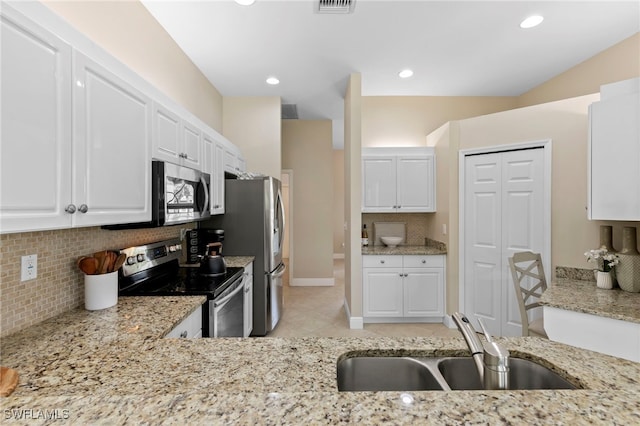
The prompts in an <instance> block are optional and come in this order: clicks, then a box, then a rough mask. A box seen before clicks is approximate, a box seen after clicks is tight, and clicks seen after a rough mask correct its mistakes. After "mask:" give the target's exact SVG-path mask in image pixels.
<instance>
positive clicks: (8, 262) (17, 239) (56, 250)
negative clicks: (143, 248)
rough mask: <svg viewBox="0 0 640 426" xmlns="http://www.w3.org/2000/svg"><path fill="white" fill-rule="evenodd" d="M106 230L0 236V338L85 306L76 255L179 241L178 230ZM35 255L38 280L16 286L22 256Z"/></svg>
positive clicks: (185, 226) (87, 229)
mask: <svg viewBox="0 0 640 426" xmlns="http://www.w3.org/2000/svg"><path fill="white" fill-rule="evenodd" d="M191 227H192V226H191V225H183V226H170V227H165V228H150V229H135V230H122V231H107V230H103V229H101V228H98V227H92V228H76V229H64V230H56V231H40V232H25V233H19V234H3V235H0V305H1V306H0V312H1V314H2V322H1V325H0V327H1V328H0V336H6V335H8V334H11V333H13V332H16V331H19V330H21V329H23V328H26V327H28V326H30V325H33V324H37V323H39V322H41V321H43V320H45V319H47V318H50V317H53V316H55V315H58V314H60V313H62V312H65V311H68V310H71V309H73V308H75V307H77V306H80V305H82V304H83V303H84V287H83V283H84V278H83V274H82V273H81V272H80V270H78V268H77V266H76V260H77V259H78V258H79V257H80V256H84V255H88V254H92V253H94V252H96V251H99V250H106V249H118V248H124V247H130V246H133V245H139V244H144V243H148V242H152V241H159V240H163V239H168V238H175V237H179V235H180V229H183V228H191ZM29 254H37V255H38V274H37V275H38V276H37V278H35V279H33V280H30V281H23V282H21V281H20V261H21V257H22V256H25V255H29Z"/></svg>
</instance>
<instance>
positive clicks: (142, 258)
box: [136, 253, 144, 262]
mask: <svg viewBox="0 0 640 426" xmlns="http://www.w3.org/2000/svg"><path fill="white" fill-rule="evenodd" d="M136 259H137V260H138V262H144V254H142V253H140V254H139V255H138V256H136Z"/></svg>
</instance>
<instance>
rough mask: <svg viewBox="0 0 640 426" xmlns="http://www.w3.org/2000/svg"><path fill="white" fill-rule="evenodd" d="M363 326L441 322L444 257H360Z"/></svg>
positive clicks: (442, 315) (442, 313)
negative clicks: (382, 323)
mask: <svg viewBox="0 0 640 426" xmlns="http://www.w3.org/2000/svg"><path fill="white" fill-rule="evenodd" d="M362 265H363V269H362V279H363V297H364V301H363V314H364V315H363V316H364V321H365V322H440V321H442V319H443V317H444V283H445V270H444V265H445V262H444V255H436V256H420V255H411V256H392V255H389V256H377V255H367V256H363V257H362Z"/></svg>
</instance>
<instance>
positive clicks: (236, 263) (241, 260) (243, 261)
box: [224, 256, 255, 268]
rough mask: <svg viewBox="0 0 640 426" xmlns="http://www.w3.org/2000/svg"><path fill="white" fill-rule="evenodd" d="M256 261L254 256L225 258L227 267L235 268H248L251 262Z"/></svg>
mask: <svg viewBox="0 0 640 426" xmlns="http://www.w3.org/2000/svg"><path fill="white" fill-rule="evenodd" d="M254 260H255V257H254V256H225V257H224V261H225V262H226V264H227V266H233V267H241V268H245V267H247V266H248V265H249V264H250V263H251V262H253V261H254Z"/></svg>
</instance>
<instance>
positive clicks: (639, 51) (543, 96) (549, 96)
mask: <svg viewBox="0 0 640 426" xmlns="http://www.w3.org/2000/svg"><path fill="white" fill-rule="evenodd" d="M638 76H640V33H636V34H635V35H633V36H631V37H629V38H627V39H626V40H623V41H621V42H620V43H618V44H615V45H613V46H612V47H610V48H609V49H607V50H604V51H603V52H601V53H599V54H597V55H595V56H593V57H591V58H589V59H587V60H586V61H584V62H582V63H581V64H578V65H576V66H575V67H573V68H571V69H569V70H568V71H566V72H564V73H562V74H559V75H557V76H556V77H554V78H552V79H551V80H549V81H547V82H545V83H543V84H541V85H539V86H538V87H535V88H534V89H532V90H530V91H529V92H527V93H524V94H522V95H521V96H520V97H519V98H518V106H528V105H535V104H540V103H543V102H551V101H557V100H560V99H566V98H572V97H576V96H581V95H588V94H591V93H598V92H600V86H601V85H603V84H607V83H613V82H616V81H621V80H627V79H629V78H633V77H638Z"/></svg>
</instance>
